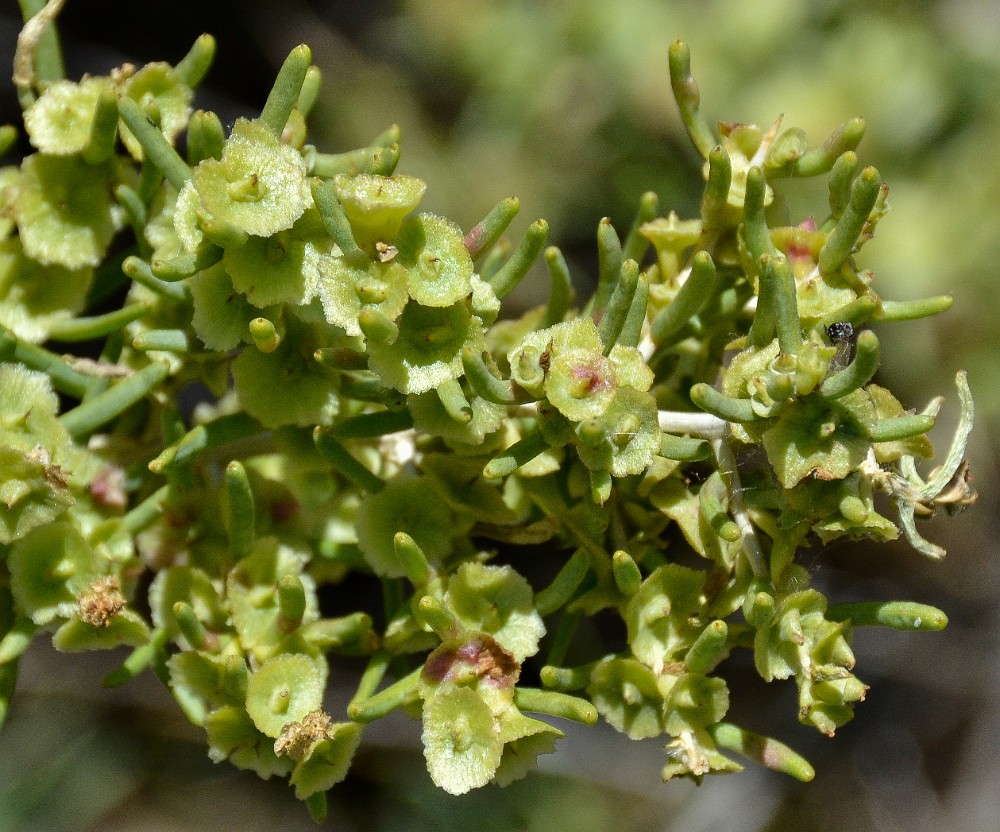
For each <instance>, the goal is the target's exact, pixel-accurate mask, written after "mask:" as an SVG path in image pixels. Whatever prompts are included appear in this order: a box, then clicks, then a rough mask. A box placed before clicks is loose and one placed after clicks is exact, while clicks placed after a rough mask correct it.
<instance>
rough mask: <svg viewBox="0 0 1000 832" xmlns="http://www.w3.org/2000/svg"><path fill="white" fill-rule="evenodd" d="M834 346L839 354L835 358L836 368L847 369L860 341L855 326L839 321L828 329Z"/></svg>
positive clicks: (828, 334) (827, 331)
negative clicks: (855, 347)
mask: <svg viewBox="0 0 1000 832" xmlns="http://www.w3.org/2000/svg"><path fill="white" fill-rule="evenodd" d="M826 334H827V337H829V339H830V341H831V343H832V345H833V346H835V347H836V348H837V354H836V355H835V356H834V357H833V362H832V363H833V365H834V367H835V368H840V367H846V366H847V365H848V364H849V363H850V362H851V359H852V358H853V357H854V345H855V344H856V343H857V341H858V332H857V330H856V329H855V328H854V324H852V323H851V322H850V321H837V322H836V323H832V324H830V325H829V326H828V327H827V328H826Z"/></svg>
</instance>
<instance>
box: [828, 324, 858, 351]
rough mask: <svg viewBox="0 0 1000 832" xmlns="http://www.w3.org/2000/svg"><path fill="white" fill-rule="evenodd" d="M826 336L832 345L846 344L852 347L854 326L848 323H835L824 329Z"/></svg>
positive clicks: (854, 335)
mask: <svg viewBox="0 0 1000 832" xmlns="http://www.w3.org/2000/svg"><path fill="white" fill-rule="evenodd" d="M826 334H827V335H829V336H830V340H831V341H833V343H834V344H842V343H848V344H851V345H853V344H854V341H855V339H856V335H857V333H855V331H854V324H852V323H851V322H850V321H837V322H836V323H833V324H830V325H829V326H828V327H827V328H826Z"/></svg>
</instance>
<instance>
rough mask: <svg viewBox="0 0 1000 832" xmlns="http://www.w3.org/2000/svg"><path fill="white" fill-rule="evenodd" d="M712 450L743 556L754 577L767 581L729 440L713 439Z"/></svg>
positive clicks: (766, 569) (762, 554)
mask: <svg viewBox="0 0 1000 832" xmlns="http://www.w3.org/2000/svg"><path fill="white" fill-rule="evenodd" d="M727 433H728V431H727ZM712 450H713V451H715V459H716V462H717V463H718V470H719V473H720V474H721V475H722V481H723V482H724V483H725V484H726V490H727V491H728V492H729V511H730V513H731V514H732V516H733V520H734V521H735V523H736V525H737V526H738V527H739V530H740V539H741V540H742V546H741V548H742V550H743V554H744V555H746V558H747V560H748V561H749V563H750V568H751V569H753V573H754V575H756V576H757V577H758V578H763V579H765V580H766V579H767V577H768V568H767V564H766V563H765V561H764V553H763V551H762V550H761V546H760V541H759V540H758V539H757V532H756V531H755V530H754V527H753V522H752V521H751V520H750V514H749V512H748V511H747V507H746V504H745V503H744V502H743V484H742V482H740V472H739V469H738V468H737V466H736V457H735V455H734V454H733V449H732V447H730V445H729V440H728V438H727V437H725V436H724V437H722V438H719V439H713V440H712Z"/></svg>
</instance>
